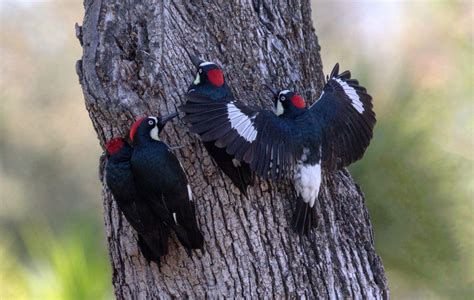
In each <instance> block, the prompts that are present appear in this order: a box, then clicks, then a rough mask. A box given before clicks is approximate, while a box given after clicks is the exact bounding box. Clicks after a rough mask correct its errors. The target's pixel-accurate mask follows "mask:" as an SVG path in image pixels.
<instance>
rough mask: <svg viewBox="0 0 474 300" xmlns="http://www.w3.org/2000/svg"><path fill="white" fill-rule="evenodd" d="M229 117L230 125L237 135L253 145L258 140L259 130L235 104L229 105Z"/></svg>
mask: <svg viewBox="0 0 474 300" xmlns="http://www.w3.org/2000/svg"><path fill="white" fill-rule="evenodd" d="M227 116H228V119H229V121H230V125H231V126H232V128H233V129H235V130H237V133H238V134H239V135H240V136H241V137H243V138H244V139H245V140H246V141H247V142H249V143H251V142H253V141H255V139H256V138H257V130H256V129H255V127H254V126H253V124H252V121H251V120H250V118H249V117H248V116H247V115H245V114H244V113H242V112H241V111H240V109H238V108H237V107H236V106H235V105H234V103H232V102H231V103H228V104H227Z"/></svg>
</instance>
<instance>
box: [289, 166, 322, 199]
mask: <svg viewBox="0 0 474 300" xmlns="http://www.w3.org/2000/svg"><path fill="white" fill-rule="evenodd" d="M293 180H294V183H295V190H296V193H297V194H298V195H300V196H301V198H303V201H304V202H305V203H309V207H313V206H314V203H315V202H316V199H317V198H318V194H319V188H320V186H321V161H320V162H319V163H318V164H313V165H311V164H303V163H301V162H300V163H298V167H297V169H296V172H295V176H294V178H293Z"/></svg>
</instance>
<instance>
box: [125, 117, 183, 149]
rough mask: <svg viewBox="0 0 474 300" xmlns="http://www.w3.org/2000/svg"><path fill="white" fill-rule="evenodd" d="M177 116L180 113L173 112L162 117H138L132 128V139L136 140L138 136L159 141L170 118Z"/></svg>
mask: <svg viewBox="0 0 474 300" xmlns="http://www.w3.org/2000/svg"><path fill="white" fill-rule="evenodd" d="M176 116H178V113H172V114H169V115H167V116H164V117H160V118H157V117H154V116H147V117H143V118H140V119H138V120H137V121H135V123H133V125H132V127H131V128H130V140H131V141H132V142H135V138H136V137H137V136H138V137H140V138H146V139H153V140H156V141H159V140H160V133H161V130H163V128H164V127H165V125H166V123H167V122H168V121H169V120H171V119H173V118H175V117H176Z"/></svg>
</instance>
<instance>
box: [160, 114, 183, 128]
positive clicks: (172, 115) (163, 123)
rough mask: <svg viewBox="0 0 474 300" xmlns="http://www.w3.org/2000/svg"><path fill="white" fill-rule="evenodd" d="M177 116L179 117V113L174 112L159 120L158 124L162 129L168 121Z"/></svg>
mask: <svg viewBox="0 0 474 300" xmlns="http://www.w3.org/2000/svg"><path fill="white" fill-rule="evenodd" d="M177 116H178V113H177V112H174V113H172V114H169V115H167V116H164V117H160V118H158V123H159V125H161V127H164V126H165V125H166V123H167V122H168V121H170V120H172V119H174V118H176V117H177Z"/></svg>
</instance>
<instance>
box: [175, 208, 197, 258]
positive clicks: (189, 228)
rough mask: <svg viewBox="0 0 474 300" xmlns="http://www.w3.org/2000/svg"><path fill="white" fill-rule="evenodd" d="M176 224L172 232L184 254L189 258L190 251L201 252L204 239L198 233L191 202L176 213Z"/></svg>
mask: <svg viewBox="0 0 474 300" xmlns="http://www.w3.org/2000/svg"><path fill="white" fill-rule="evenodd" d="M177 223H178V224H177V225H176V226H175V228H174V230H175V232H176V236H177V237H178V240H179V242H180V243H181V244H182V245H183V246H184V247H185V248H186V252H188V254H189V255H190V256H191V250H192V249H201V250H202V248H203V245H204V237H203V235H202V233H201V232H200V231H199V228H198V225H197V222H196V213H195V207H194V203H193V202H192V201H189V204H188V205H187V207H184V208H182V209H181V210H180V211H179V212H178V213H177Z"/></svg>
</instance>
